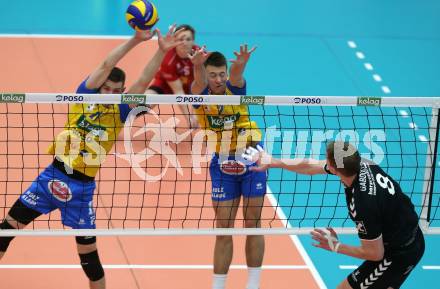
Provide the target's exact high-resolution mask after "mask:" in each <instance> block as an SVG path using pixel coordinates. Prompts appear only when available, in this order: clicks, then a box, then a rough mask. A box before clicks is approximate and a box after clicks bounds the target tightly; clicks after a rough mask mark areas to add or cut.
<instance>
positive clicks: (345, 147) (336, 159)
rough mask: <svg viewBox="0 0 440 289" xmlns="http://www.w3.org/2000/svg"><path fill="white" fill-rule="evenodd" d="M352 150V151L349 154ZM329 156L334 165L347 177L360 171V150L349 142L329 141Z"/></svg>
mask: <svg viewBox="0 0 440 289" xmlns="http://www.w3.org/2000/svg"><path fill="white" fill-rule="evenodd" d="M350 152H352V153H351V154H347V153H350ZM327 158H328V161H329V162H330V164H331V165H332V167H335V168H336V170H337V171H338V172H340V173H341V174H342V175H344V176H346V177H351V176H354V175H356V174H358V173H359V171H360V168H361V156H360V155H359V151H358V150H357V149H356V148H355V147H354V146H353V145H351V144H350V143H349V142H343V141H336V142H335V141H331V142H329V143H328V144H327ZM341 161H342V166H341ZM338 164H339V165H338Z"/></svg>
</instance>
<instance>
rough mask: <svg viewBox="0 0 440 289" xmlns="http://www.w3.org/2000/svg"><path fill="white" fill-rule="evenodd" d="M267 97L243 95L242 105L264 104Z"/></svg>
mask: <svg viewBox="0 0 440 289" xmlns="http://www.w3.org/2000/svg"><path fill="white" fill-rule="evenodd" d="M265 99H266V97H264V96H250V95H242V96H241V97H240V104H245V105H250V104H260V105H261V104H264V102H265Z"/></svg>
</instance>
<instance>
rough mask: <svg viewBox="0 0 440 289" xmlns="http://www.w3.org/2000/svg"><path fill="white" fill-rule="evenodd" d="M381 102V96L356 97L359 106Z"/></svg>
mask: <svg viewBox="0 0 440 289" xmlns="http://www.w3.org/2000/svg"><path fill="white" fill-rule="evenodd" d="M381 104H382V98H380V97H369V96H362V97H358V98H357V105H359V106H380V105H381Z"/></svg>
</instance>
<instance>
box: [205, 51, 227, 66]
mask: <svg viewBox="0 0 440 289" xmlns="http://www.w3.org/2000/svg"><path fill="white" fill-rule="evenodd" d="M208 65H211V66H215V67H221V66H226V67H227V66H228V62H227V61H226V57H225V56H224V55H223V54H222V53H220V52H218V51H214V52H212V53H211V55H209V57H208V59H206V61H205V67H206V66H208Z"/></svg>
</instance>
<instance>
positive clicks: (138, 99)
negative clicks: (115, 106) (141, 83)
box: [121, 94, 147, 104]
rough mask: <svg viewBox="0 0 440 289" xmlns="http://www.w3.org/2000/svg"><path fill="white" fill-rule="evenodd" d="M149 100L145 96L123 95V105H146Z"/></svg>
mask: <svg viewBox="0 0 440 289" xmlns="http://www.w3.org/2000/svg"><path fill="white" fill-rule="evenodd" d="M146 99H147V97H146V95H144V94H123V95H122V96H121V103H123V104H144V103H145V100H146Z"/></svg>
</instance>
